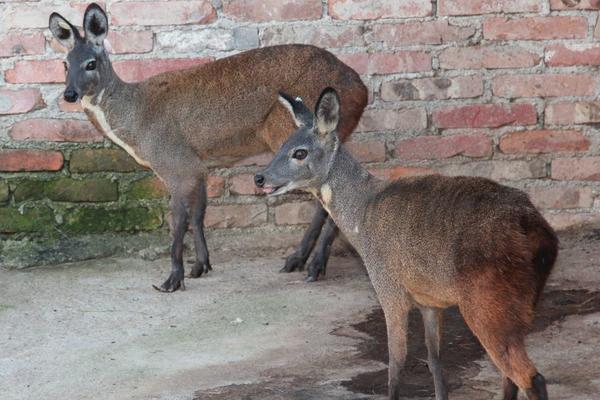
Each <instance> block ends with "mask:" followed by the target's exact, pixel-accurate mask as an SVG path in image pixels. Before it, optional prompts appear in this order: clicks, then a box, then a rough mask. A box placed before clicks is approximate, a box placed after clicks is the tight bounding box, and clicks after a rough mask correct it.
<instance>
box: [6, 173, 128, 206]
mask: <svg viewBox="0 0 600 400" xmlns="http://www.w3.org/2000/svg"><path fill="white" fill-rule="evenodd" d="M118 197H119V193H118V191H117V183H116V182H112V181H110V180H108V179H84V180H78V179H71V178H59V179H53V180H50V181H34V180H25V181H21V182H19V183H17V187H16V189H15V201H25V200H41V199H45V198H48V199H50V200H54V201H71V202H104V201H115V200H117V199H118Z"/></svg>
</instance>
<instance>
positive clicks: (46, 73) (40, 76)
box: [4, 60, 65, 83]
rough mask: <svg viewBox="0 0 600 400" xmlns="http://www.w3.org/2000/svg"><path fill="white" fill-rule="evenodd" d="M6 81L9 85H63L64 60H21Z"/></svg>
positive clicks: (6, 77) (8, 72) (7, 72)
mask: <svg viewBox="0 0 600 400" xmlns="http://www.w3.org/2000/svg"><path fill="white" fill-rule="evenodd" d="M4 79H5V80H6V82H8V83H63V82H64V81H65V67H64V65H63V62H62V60H19V61H17V62H15V66H14V68H12V69H9V70H7V71H6V72H5V74H4Z"/></svg>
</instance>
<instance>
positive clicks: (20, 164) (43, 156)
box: [0, 150, 64, 172]
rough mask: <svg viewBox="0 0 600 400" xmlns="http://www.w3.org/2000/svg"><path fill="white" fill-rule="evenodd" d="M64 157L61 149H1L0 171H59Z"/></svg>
mask: <svg viewBox="0 0 600 400" xmlns="http://www.w3.org/2000/svg"><path fill="white" fill-rule="evenodd" d="M63 162H64V158H63V155H62V153H61V152H60V151H44V150H0V171H2V172H22V171H59V170H60V169H61V168H62V166H63Z"/></svg>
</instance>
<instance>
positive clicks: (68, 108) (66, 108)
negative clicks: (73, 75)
mask: <svg viewBox="0 0 600 400" xmlns="http://www.w3.org/2000/svg"><path fill="white" fill-rule="evenodd" d="M58 108H59V109H60V111H63V112H80V113H82V112H83V108H81V103H80V102H77V103H69V102H67V101H65V98H64V97H63V96H62V93H61V95H60V97H59V98H58Z"/></svg>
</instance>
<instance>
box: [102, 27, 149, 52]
mask: <svg viewBox="0 0 600 400" xmlns="http://www.w3.org/2000/svg"><path fill="white" fill-rule="evenodd" d="M108 42H109V43H110V47H111V53H112V54H124V53H148V52H150V51H152V48H153V46H154V35H153V34H152V32H150V31H109V32H108Z"/></svg>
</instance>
